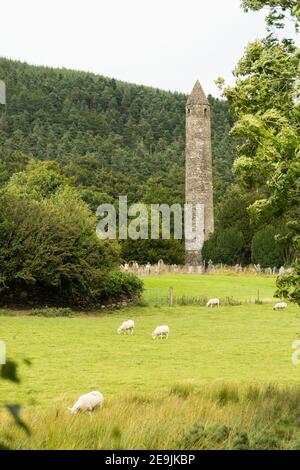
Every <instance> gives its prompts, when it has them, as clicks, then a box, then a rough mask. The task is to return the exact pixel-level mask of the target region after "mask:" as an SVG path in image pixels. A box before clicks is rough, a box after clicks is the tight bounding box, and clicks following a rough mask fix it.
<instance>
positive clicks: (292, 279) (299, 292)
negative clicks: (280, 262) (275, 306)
mask: <svg viewBox="0 0 300 470" xmlns="http://www.w3.org/2000/svg"><path fill="white" fill-rule="evenodd" d="M276 285H277V291H276V293H275V295H276V296H278V297H279V298H283V299H288V300H290V301H291V302H296V303H297V304H298V305H300V261H299V260H297V261H296V262H295V263H294V265H293V272H292V273H289V274H283V275H281V276H278V278H277V280H276Z"/></svg>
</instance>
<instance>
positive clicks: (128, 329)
mask: <svg viewBox="0 0 300 470" xmlns="http://www.w3.org/2000/svg"><path fill="white" fill-rule="evenodd" d="M133 329H134V321H133V320H127V321H124V322H123V323H122V325H121V326H120V327H119V328H118V329H117V333H118V334H121V333H126V334H129V333H130V334H131V335H132V333H133Z"/></svg>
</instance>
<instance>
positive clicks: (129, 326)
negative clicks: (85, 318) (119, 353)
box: [68, 298, 287, 414]
mask: <svg viewBox="0 0 300 470" xmlns="http://www.w3.org/2000/svg"><path fill="white" fill-rule="evenodd" d="M206 306H207V307H219V306H220V299H218V298H213V299H209V301H208V302H207V304H206ZM286 308H287V303H286V302H278V303H277V304H275V305H274V307H273V310H284V309H286ZM133 330H134V321H133V320H127V321H124V322H123V323H122V325H121V326H120V327H119V328H118V329H117V333H118V334H130V335H132V334H133ZM169 333H170V328H169V327H168V325H161V326H157V327H156V328H155V330H154V331H153V333H152V335H151V336H152V338H153V339H156V338H161V339H162V338H165V339H167V338H168V336H169ZM103 404H104V397H103V395H102V393H100V392H89V393H87V394H86V395H81V396H80V397H79V398H78V400H77V401H76V403H74V405H73V406H72V407H71V408H68V409H69V410H70V411H71V413H72V414H77V413H78V411H88V412H89V413H91V412H92V411H93V410H94V409H95V408H97V407H102V406H103Z"/></svg>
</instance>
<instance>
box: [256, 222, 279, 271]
mask: <svg viewBox="0 0 300 470" xmlns="http://www.w3.org/2000/svg"><path fill="white" fill-rule="evenodd" d="M278 232H279V230H278V229H276V228H275V227H272V226H271V225H267V226H266V227H264V228H262V229H260V230H259V231H258V232H256V233H255V235H254V237H253V240H252V255H251V256H252V262H253V263H255V264H260V265H261V267H262V268H267V267H274V266H276V267H277V268H278V267H280V266H282V265H283V264H284V262H285V260H284V249H283V247H282V245H280V243H279V242H278V241H276V239H275V237H276V235H277V234H278Z"/></svg>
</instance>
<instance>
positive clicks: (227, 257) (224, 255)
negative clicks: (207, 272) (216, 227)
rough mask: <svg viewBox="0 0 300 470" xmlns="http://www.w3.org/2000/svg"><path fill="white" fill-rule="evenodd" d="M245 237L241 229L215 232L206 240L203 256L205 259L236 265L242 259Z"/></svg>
mask: <svg viewBox="0 0 300 470" xmlns="http://www.w3.org/2000/svg"><path fill="white" fill-rule="evenodd" d="M244 244H245V243H244V237H243V234H242V232H241V231H240V230H237V229H235V228H228V229H225V230H220V231H216V232H214V233H213V234H212V235H211V236H210V237H209V239H208V240H207V241H205V242H204V245H203V249H202V256H203V259H205V261H206V262H207V261H209V260H210V259H211V260H212V261H213V263H215V264H216V263H224V264H228V265H234V264H236V263H238V262H240V261H241V258H242V254H243V249H244Z"/></svg>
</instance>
